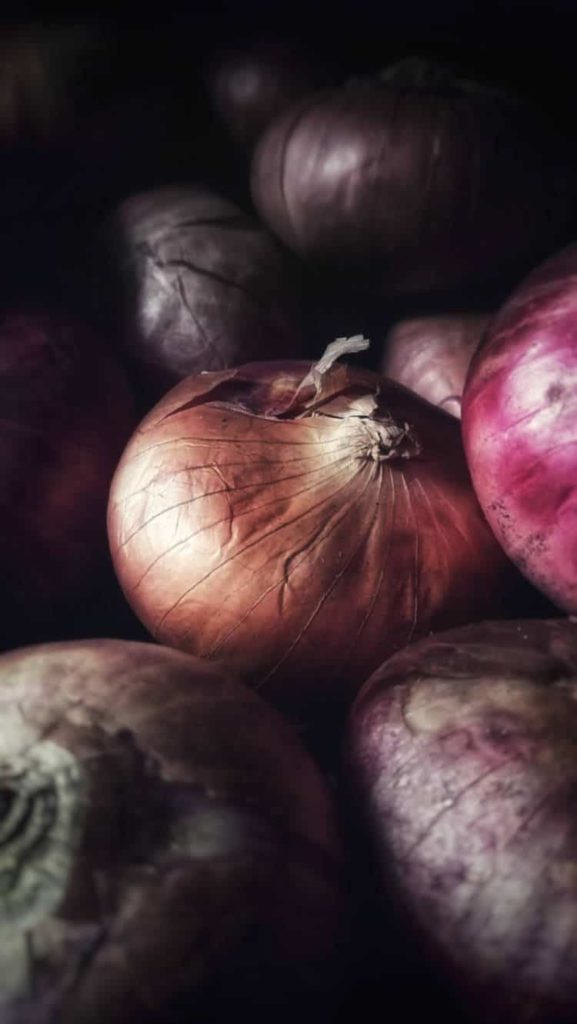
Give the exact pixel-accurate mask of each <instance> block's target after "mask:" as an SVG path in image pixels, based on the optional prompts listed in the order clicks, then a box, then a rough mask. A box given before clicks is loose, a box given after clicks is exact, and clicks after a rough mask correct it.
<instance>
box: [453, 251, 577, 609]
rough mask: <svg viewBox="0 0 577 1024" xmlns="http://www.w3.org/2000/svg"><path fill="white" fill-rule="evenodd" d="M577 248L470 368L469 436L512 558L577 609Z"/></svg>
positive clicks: (521, 300)
mask: <svg viewBox="0 0 577 1024" xmlns="http://www.w3.org/2000/svg"><path fill="white" fill-rule="evenodd" d="M576 273H577V246H576V245H571V246H569V247H567V248H565V249H563V250H562V251H561V252H560V253H557V254H555V255H554V256H552V257H550V259H548V260H547V261H546V262H545V263H543V264H542V265H541V266H539V267H537V268H536V269H535V270H534V271H533V272H532V273H531V274H530V275H529V276H528V277H527V278H526V280H525V281H524V282H523V283H522V284H521V285H520V286H519V288H517V289H516V291H515V292H514V293H513V294H512V295H511V297H510V299H509V300H508V301H507V302H506V303H505V305H504V306H503V307H502V309H501V311H500V312H499V314H498V315H497V316H496V317H495V319H494V320H493V322H492V323H491V326H490V328H489V330H488V331H487V334H486V336H485V338H484V342H483V344H482V346H481V347H480V348H479V350H478V352H477V353H476V355H475V357H474V359H473V361H472V363H471V366H470V370H469V374H468V377H467V381H466V385H465V390H464V394H463V438H464V444H465V450H466V454H467V460H468V463H469V467H470V470H471V475H472V479H473V484H474V486H475V489H476V492H477V495H478V497H479V501H480V503H481V505H482V507H483V510H484V512H485V515H486V517H487V519H488V521H489V523H490V524H491V527H492V529H493V530H494V532H495V535H496V536H497V538H498V539H499V541H500V543H501V544H502V546H503V548H504V549H505V551H506V552H507V554H508V555H509V557H510V558H511V559H512V560H513V562H515V563H516V565H517V566H518V567H519V569H521V571H522V572H523V573H524V574H525V575H526V576H527V577H528V579H529V580H531V582H532V583H533V584H534V585H535V586H536V587H538V588H539V589H540V590H541V591H542V592H543V593H544V594H545V595H546V596H547V597H548V598H549V599H550V600H551V601H553V602H554V603H555V605H557V606H558V607H559V608H562V609H563V610H564V611H566V612H571V613H576V612H577V557H576V542H577V526H576V524H577V518H576V512H577V488H576V479H577V476H576V474H577V355H576V351H577V350H576V347H575V332H576V330H577V287H576V284H575V280H576V278H575V275H576Z"/></svg>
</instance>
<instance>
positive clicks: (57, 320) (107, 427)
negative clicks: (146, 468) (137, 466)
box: [0, 312, 135, 641]
mask: <svg viewBox="0 0 577 1024" xmlns="http://www.w3.org/2000/svg"><path fill="white" fill-rule="evenodd" d="M134 422H135V413H134V404H133V400H132V396H131V394H130V392H129V389H128V385H127V383H126V381H125V379H124V377H123V375H122V373H121V371H120V368H119V367H118V366H117V364H116V362H115V361H114V358H113V357H112V356H111V355H110V354H109V352H108V351H107V350H106V348H105V347H104V346H103V345H102V344H101V343H99V339H97V338H95V337H93V336H92V334H91V332H90V331H89V330H87V329H86V327H84V326H83V325H82V324H78V323H75V322H74V321H72V320H70V319H69V318H68V317H66V316H62V315H60V314H54V313H50V314H48V313H28V312H19V313H13V314H5V315H4V316H2V318H0V560H1V566H2V592H1V595H0V602H1V603H2V614H1V616H0V618H1V620H2V625H1V628H0V634H1V635H2V640H3V641H5V640H6V637H5V636H4V632H5V630H7V631H8V636H11V630H12V628H13V627H15V628H19V627H20V626H22V627H24V626H25V625H26V624H27V623H28V622H29V621H33V620H36V619H41V618H43V617H44V616H46V615H50V614H51V613H52V612H53V611H55V610H56V609H57V608H59V607H63V606H65V605H67V604H71V603H74V602H76V601H78V599H79V598H81V597H82V595H83V594H84V593H86V592H87V591H88V590H89V589H90V587H91V586H92V584H93V583H94V578H95V577H96V576H97V574H98V572H99V571H100V568H101V566H100V563H101V562H102V561H103V560H104V557H105V555H106V524H105V518H106V503H107V499H108V489H109V486H110V481H111V479H112V474H113V472H114V469H115V467H116V463H117V461H118V458H119V457H120V454H121V452H122V449H123V446H124V445H125V444H126V441H127V439H128V437H129V436H130V433H131V431H132V430H133V428H134Z"/></svg>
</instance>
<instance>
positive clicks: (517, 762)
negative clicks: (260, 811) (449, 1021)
mask: <svg viewBox="0 0 577 1024" xmlns="http://www.w3.org/2000/svg"><path fill="white" fill-rule="evenodd" d="M347 748H348V754H347V761H348V770H349V772H350V774H351V779H352V783H353V792H354V793H355V799H356V800H358V801H359V802H360V803H361V804H362V806H363V808H364V813H365V814H366V821H367V824H368V828H369V830H370V834H371V836H372V840H373V842H374V845H375V849H376V850H377V852H378V857H379V861H380V865H381V870H382V879H383V884H384V892H383V895H386V898H387V900H389V901H390V900H391V899H392V900H395V901H397V904H398V907H399V912H400V913H401V914H403V916H404V920H405V922H406V924H407V925H408V927H409V928H410V930H411V932H412V934H413V935H414V936H415V937H416V938H417V940H418V942H419V944H420V948H421V952H422V955H423V956H424V957H426V958H427V961H428V962H429V963H434V964H436V966H437V968H439V967H440V968H441V970H442V971H443V972H444V973H445V976H446V977H447V978H448V979H449V980H450V983H451V985H452V986H453V988H454V992H455V994H458V997H459V999H460V1000H462V1003H463V1005H464V1007H466V1009H467V1011H468V1013H469V1014H470V1015H471V1016H470V1018H469V1017H468V1018H467V1019H475V1020H477V1019H478V1020H481V1021H487V1020H491V1021H495V1022H496V1024H552V1022H555V1024H571V1022H572V1021H574V1020H575V1017H576V1014H577V980H576V976H575V971H574V963H575V956H576V954H577V824H576V816H575V793H576V792H577V753H576V751H577V628H576V626H575V624H574V623H572V622H569V621H567V620H543V621H536V620H532V621H516V622H515V621H513V622H490V623H482V624H475V625H471V626H468V627H465V628H462V629H459V630H451V631H449V632H446V633H440V634H437V635H436V636H433V637H431V638H430V639H428V640H423V641H421V642H420V643H418V644H415V645H413V646H412V647H408V648H407V649H406V650H405V651H402V652H401V653H400V654H398V655H396V656H395V657H394V658H392V659H390V661H388V662H386V663H385V664H384V665H383V666H382V667H381V668H379V669H378V670H377V671H376V672H375V673H374V675H373V676H372V677H371V678H370V679H369V681H368V682H367V683H366V685H365V686H364V687H363V689H362V691H361V693H360V694H359V696H358V698H357V701H356V703H355V705H354V706H353V709H352V712H351V718H350V725H349V733H348V742H347Z"/></svg>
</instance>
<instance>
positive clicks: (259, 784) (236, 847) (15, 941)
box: [0, 640, 340, 1024]
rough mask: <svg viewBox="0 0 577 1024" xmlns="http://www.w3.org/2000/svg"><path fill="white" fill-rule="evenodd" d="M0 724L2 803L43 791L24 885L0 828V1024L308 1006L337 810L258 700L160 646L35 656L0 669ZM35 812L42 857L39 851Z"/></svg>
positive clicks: (329, 950) (88, 645)
mask: <svg viewBox="0 0 577 1024" xmlns="http://www.w3.org/2000/svg"><path fill="white" fill-rule="evenodd" d="M0 723H1V726H2V727H1V729H0V746H1V762H2V768H3V771H2V780H1V781H2V789H1V793H2V797H3V798H4V797H5V796H6V793H7V792H10V793H11V794H12V795H13V796H14V795H15V796H16V797H17V798H18V799H19V800H22V801H23V805H22V811H24V810H25V802H26V799H27V797H26V794H27V793H30V792H32V791H33V789H34V790H35V791H36V797H35V799H36V806H35V812H36V813H35V815H32V816H31V815H28V818H26V816H25V815H24V813H22V814H20V819H21V822H22V830H23V833H24V834H25V835H26V849H27V850H28V855H27V856H26V857H24V858H23V862H22V864H21V871H20V873H19V874H16V873H15V871H14V869H13V868H12V869H11V868H10V853H11V849H12V847H13V846H14V845H15V844H16V842H17V839H16V837H15V835H14V834H12V835H10V834H9V830H8V829H7V828H5V829H4V830H3V831H2V832H0V836H1V839H2V841H1V842H0V863H1V864H2V866H3V869H4V867H5V865H4V860H6V861H7V862H8V863H7V866H6V870H5V871H4V873H3V883H4V884H3V891H2V896H1V898H0V904H1V905H2V910H3V913H2V920H1V921H0V931H1V932H2V936H1V938H2V946H1V949H0V1015H1V1017H2V1021H7V1022H9V1024H51V1022H53V1021H55V1020H58V1021H59V1022H60V1024H125V1022H127V1021H134V1022H135V1024H163V1022H165V1021H167V1020H170V1021H172V1020H175V1021H176V1020H184V1019H189V1016H188V1015H187V1013H186V1011H187V1010H188V1014H190V1013H192V1014H193V1016H194V1014H195V1010H196V1011H198V1012H200V1018H201V1019H208V1016H209V1014H210V1019H214V1020H221V1019H222V1020H224V1019H227V1018H226V1016H224V1015H223V1016H222V1017H220V1016H219V1015H218V1011H219V1010H220V1009H224V1010H226V1009H227V1008H228V1002H229V1001H230V1002H231V1003H232V1004H233V1005H234V1006H235V1007H237V1008H238V1007H244V1008H245V1009H246V1010H247V1011H248V1010H249V1009H251V1008H252V1009H254V1011H255V1017H254V1019H257V1020H260V1019H262V1018H261V1016H259V1013H260V1012H262V1010H263V1008H265V1007H266V1009H267V1011H270V1010H271V1009H278V1010H279V1011H280V1010H281V1009H282V1008H283V1005H284V1002H283V1001H288V1000H290V999H291V998H293V999H295V998H300V1000H303V999H306V997H307V993H308V994H309V995H310V996H311V997H313V996H314V995H315V993H316V994H320V992H321V991H322V989H323V985H325V984H326V983H327V978H326V976H324V975H323V974H322V972H323V971H326V970H327V966H328V964H329V963H331V964H332V963H333V960H332V956H333V953H334V949H335V944H336V942H337V941H338V935H339V928H340V923H339V922H340V895H339V889H338V877H339V873H340V867H339V862H340V853H339V845H338V840H337V835H336V830H335V822H334V815H333V809H332V806H331V803H330V800H329V796H328V792H327V790H326V788H325V785H324V782H323V780H322V778H321V776H320V774H319V772H318V770H317V769H316V767H315V765H314V764H313V762H312V760H311V759H310V758H309V756H308V755H307V754H306V753H305V751H304V749H303V748H302V746H301V744H300V742H299V741H298V739H297V737H296V735H295V734H294V733H293V731H292V729H290V727H289V726H288V725H287V723H286V722H285V721H283V720H282V719H281V718H280V716H277V714H276V712H274V710H273V709H272V708H270V707H268V706H267V705H266V704H265V703H264V702H262V701H261V700H260V699H259V698H258V697H257V695H256V694H253V693H252V692H251V691H249V690H248V689H247V688H246V687H243V686H242V685H241V684H240V683H239V682H238V681H237V680H235V679H234V677H231V676H229V675H227V674H226V673H225V672H224V671H222V670H221V669H219V668H218V667H216V666H209V665H206V664H204V663H202V662H200V661H199V660H197V659H193V658H191V657H190V656H188V655H184V654H181V653H180V652H177V651H171V650H167V649H165V648H162V647H160V646H158V645H155V644H139V643H129V642H124V641H111V640H95V641H84V642H77V643H59V644H47V645H44V646H38V647H30V648H23V649H21V650H20V651H17V652H10V653H9V654H6V655H4V656H2V657H0ZM54 765H57V766H58V768H57V769H56V770H55V769H54ZM38 766H42V769H43V775H41V776H39V774H38ZM16 769H18V771H17V770H16ZM33 775H34V776H35V778H36V779H37V780H38V781H37V782H36V783H35V786H34V787H32V786H31V784H30V782H29V781H28V780H30V779H31V778H32V776H33ZM52 791H56V792H57V793H58V796H59V799H58V800H53V799H50V798H49V794H50V793H51V792H52ZM14 802H15V801H14ZM41 802H43V807H44V820H45V821H46V820H49V821H50V827H49V830H48V833H47V839H48V842H49V841H50V837H51V836H52V835H54V834H56V832H57V833H58V837H59V839H60V841H61V845H60V846H59V845H58V844H56V845H55V848H54V850H53V851H52V854H50V852H49V846H48V845H47V844H46V843H45V846H44V848H42V847H41V844H39V843H36V844H35V843H34V842H33V840H34V828H41V827H43V826H42V816H41V815H40V814H39V813H38V808H39V807H40V804H41ZM70 807H71V808H72V813H70V810H69V809H70ZM5 814H6V810H5V806H4V803H2V817H1V818H0V825H4V824H5V823H4V815H5ZM33 819H35V821H36V824H35V823H34V820H33ZM20 845H21V847H22V846H23V845H24V840H22V839H21V841H20ZM43 849H44V851H48V852H43ZM34 857H36V858H37V859H36V861H34ZM70 857H72V859H71V862H69V861H70ZM51 858H52V859H51ZM34 870H37V872H38V878H37V880H36V886H35V888H31V887H30V881H31V879H32V872H33V871H34ZM10 872H12V873H11V875H10ZM43 872H44V873H43ZM9 877H11V879H12V888H10V889H9V890H8V889H7V886H6V884H5V882H6V879H8V878H9ZM25 886H26V891H27V893H28V895H26V896H25V893H24V888H25ZM19 887H20V888H19ZM7 900H11V905H12V906H16V907H17V909H16V911H15V913H14V912H13V913H12V917H11V919H10V920H9V921H7V913H6V910H5V904H6V901H7ZM8 950H10V951H11V953H10V955H9V954H8ZM26 957H28V958H29V959H26ZM23 961H24V962H25V964H26V970H25V971H22V962H23ZM9 967H11V968H12V973H10V974H8V973H7V968H9ZM326 991H327V992H328V991H329V989H327V990H326ZM206 992H209V993H210V1000H209V1004H208V1006H204V1002H203V999H204V994H205V993H206ZM261 1000H262V1003H261V1002H260V1001H261ZM175 1001H176V1009H177V1011H178V1012H177V1015H176V1016H175V1017H173V1016H172V1014H171V1009H173V1008H174V1007H173V1004H174V1002H175ZM257 1011H259V1012H257ZM203 1013H206V1017H205V1016H204V1015H203ZM215 1014H216V1016H214V1015H215Z"/></svg>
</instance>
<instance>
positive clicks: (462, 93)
mask: <svg viewBox="0 0 577 1024" xmlns="http://www.w3.org/2000/svg"><path fill="white" fill-rule="evenodd" d="M551 136H552V132H551V128H550V126H547V125H545V126H544V125H543V123H542V119H540V118H539V117H538V116H536V115H535V114H534V112H533V111H532V110H530V109H529V108H528V107H526V106H525V105H524V104H523V103H521V102H520V101H517V100H516V99H513V98H512V97H510V96H508V95H506V94H504V93H500V92H499V91H497V90H496V89H493V88H489V87H487V86H485V85H483V84H482V83H479V82H467V81H461V80H460V79H458V78H456V77H455V76H454V75H453V74H452V73H451V72H450V71H448V69H446V68H444V67H442V66H438V65H436V64H434V63H430V62H427V61H424V60H421V59H418V58H410V59H408V60H403V61H400V62H399V63H398V64H397V65H393V66H392V67H390V68H388V69H386V71H385V72H384V73H383V74H382V75H381V76H380V77H378V78H375V79H360V80H357V79H354V80H352V81H349V82H346V83H345V84H344V85H343V86H341V87H340V88H337V89H333V90H323V91H321V92H318V93H315V94H313V95H311V96H307V97H305V98H304V99H303V100H301V101H299V103H296V104H294V105H293V106H291V107H290V108H289V109H288V110H287V111H285V112H284V113H283V114H282V115H281V116H280V117H277V118H275V120H274V121H273V122H272V123H271V125H270V126H269V128H268V129H267V130H266V131H265V133H264V134H263V135H262V137H261V138H260V139H259V142H258V144H257V146H256V149H255V152H254V155H253V163H252V170H251V181H252V184H251V188H252V195H253V200H254V203H255V206H256V208H257V210H258V212H259V215H260V216H261V217H262V219H263V221H264V223H265V224H267V225H268V226H269V227H270V229H271V230H272V231H273V232H274V233H275V234H276V235H278V237H279V238H281V239H282V240H283V242H284V243H285V244H286V245H287V246H289V248H291V249H293V250H294V251H295V252H296V253H298V254H299V255H300V256H301V257H303V258H304V259H306V260H307V261H309V262H310V264H311V265H313V266H318V267H323V268H326V269H327V270H330V271H332V272H333V273H335V274H339V275H342V276H343V278H344V279H345V280H346V281H347V283H350V282H353V281H354V282H355V283H356V284H357V285H361V286H363V287H366V288H369V289H371V290H372V291H375V292H376V293H378V294H381V295H386V296H396V295H409V294H413V295H414V294H429V293H447V294H448V293H450V292H451V291H452V290H453V289H459V288H463V287H469V286H476V285H479V284H485V283H488V282H493V283H494V282H496V281H498V280H499V278H500V277H501V276H503V275H508V276H511V275H515V276H517V275H518V272H519V271H518V266H519V265H520V266H521V267H522V268H526V267H528V266H530V262H531V260H532V259H539V257H540V255H541V254H543V253H545V252H547V251H548V250H550V248H551V246H554V245H555V244H557V243H558V240H559V238H560V232H563V231H564V230H566V229H567V225H568V221H569V218H570V216H571V212H572V209H573V205H572V204H573V202H574V200H573V196H572V185H571V184H569V177H570V175H569V174H568V171H567V167H568V162H567V159H566V158H565V156H564V155H563V153H562V148H561V146H560V143H559V141H558V140H555V139H553V138H551Z"/></svg>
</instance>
